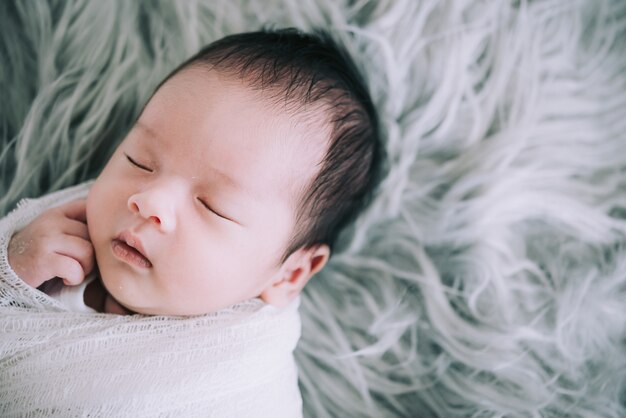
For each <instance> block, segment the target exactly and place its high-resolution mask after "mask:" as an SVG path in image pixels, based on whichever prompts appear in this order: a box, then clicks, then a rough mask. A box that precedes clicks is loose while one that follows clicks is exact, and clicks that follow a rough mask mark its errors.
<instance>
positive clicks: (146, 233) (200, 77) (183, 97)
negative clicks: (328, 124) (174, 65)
mask: <svg viewBox="0 0 626 418" xmlns="http://www.w3.org/2000/svg"><path fill="white" fill-rule="evenodd" d="M261 94H262V92H259V91H253V90H251V89H250V88H248V87H246V86H245V85H244V84H242V83H241V82H239V81H238V80H236V79H230V78H225V77H223V76H221V75H219V74H217V73H215V72H208V71H207V70H204V69H203V70H200V69H196V68H189V69H186V70H184V71H182V72H181V73H179V74H177V75H176V76H174V77H173V78H172V79H170V80H169V81H168V82H166V83H165V84H164V85H163V86H162V87H161V88H160V89H159V90H158V91H157V92H156V94H155V95H154V96H153V98H152V99H151V100H150V102H149V103H148V105H147V106H146V108H145V109H144V111H143V113H142V115H141V117H140V118H139V120H138V122H137V123H136V125H135V126H134V127H133V128H132V130H131V131H130V132H129V134H128V136H127V137H126V138H125V139H124V141H123V142H122V143H121V144H120V146H119V147H118V148H117V150H116V151H115V153H114V154H113V156H112V157H111V159H110V160H109V162H108V163H107V165H106V167H105V168H104V170H103V172H102V173H101V174H100V176H99V177H98V179H97V180H96V182H95V183H94V185H93V187H92V189H91V190H90V193H89V196H88V198H87V221H88V225H89V234H90V238H91V240H92V242H93V245H94V248H95V252H96V259H97V263H98V268H99V271H100V274H101V277H102V280H103V283H104V285H105V287H106V289H107V290H108V292H109V293H110V294H111V295H112V296H113V297H114V298H115V299H116V300H117V301H118V302H120V303H121V304H122V305H124V306H126V307H127V308H129V309H131V310H133V311H135V312H139V313H144V314H163V315H196V314H203V313H208V312H213V311H216V310H219V309H221V308H223V307H226V306H228V305H231V304H233V303H236V302H240V301H243V300H245V299H249V298H253V297H257V296H259V295H260V294H261V292H262V291H263V290H264V289H265V288H267V287H268V286H270V285H271V284H272V283H273V282H274V281H276V280H277V277H278V275H279V273H280V271H279V270H280V268H281V266H280V263H279V261H280V256H281V255H282V252H283V251H284V250H285V246H286V245H287V242H288V240H289V238H290V237H291V234H292V232H293V228H294V216H295V210H296V206H297V198H298V196H299V193H300V192H301V190H302V189H303V188H304V187H305V186H306V184H307V183H308V182H309V181H310V179H311V178H312V177H313V175H314V174H315V173H316V172H317V163H318V162H319V161H320V160H321V159H322V157H323V152H324V146H323V145H322V144H323V143H324V141H321V140H317V141H316V140H311V137H312V135H311V134H309V133H307V132H304V129H303V128H301V127H299V124H296V123H294V122H293V120H292V119H291V118H290V117H289V116H288V115H286V114H284V112H281V111H279V110H276V108H274V107H272V106H270V105H268V104H267V103H266V102H264V101H263V100H262V99H261V98H260V95H261ZM320 135H321V134H320ZM307 138H308V139H309V140H308V141H307ZM311 143H316V145H310V144H311ZM307 144H309V145H307ZM128 244H130V245H131V246H134V247H136V248H141V252H143V254H144V255H145V258H144V257H141V256H138V255H137V253H136V252H135V250H133V249H131V248H130V247H129V246H128Z"/></svg>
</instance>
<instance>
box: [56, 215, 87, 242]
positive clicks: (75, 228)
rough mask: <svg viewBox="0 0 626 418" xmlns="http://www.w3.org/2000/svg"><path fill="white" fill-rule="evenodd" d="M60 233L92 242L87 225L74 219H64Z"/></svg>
mask: <svg viewBox="0 0 626 418" xmlns="http://www.w3.org/2000/svg"><path fill="white" fill-rule="evenodd" d="M60 232H61V233H63V234H66V235H72V236H75V237H79V238H82V239H84V240H87V241H91V239H90V238H89V229H88V228H87V225H86V224H84V223H82V222H80V221H76V220H74V219H64V222H62V225H61V227H60Z"/></svg>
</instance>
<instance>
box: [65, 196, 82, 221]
mask: <svg viewBox="0 0 626 418" xmlns="http://www.w3.org/2000/svg"><path fill="white" fill-rule="evenodd" d="M59 210H61V212H63V214H64V215H65V216H66V217H68V218H70V219H74V220H77V221H80V222H83V223H85V222H87V200H86V199H80V200H74V201H72V202H68V203H65V204H63V205H61V206H59Z"/></svg>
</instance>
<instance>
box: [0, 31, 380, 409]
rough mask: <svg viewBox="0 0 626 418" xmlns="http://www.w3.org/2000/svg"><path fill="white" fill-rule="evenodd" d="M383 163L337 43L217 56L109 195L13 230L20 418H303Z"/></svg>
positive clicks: (192, 75) (198, 62)
mask: <svg viewBox="0 0 626 418" xmlns="http://www.w3.org/2000/svg"><path fill="white" fill-rule="evenodd" d="M380 153H381V150H380V143H379V139H378V134H377V123H376V116H375V112H374V109H373V106H372V103H371V100H370V98H369V95H368V93H367V91H366V89H365V86H364V83H363V82H362V80H361V78H360V77H359V75H358V72H357V71H356V68H355V66H354V64H353V63H352V61H351V60H350V59H349V58H348V56H347V55H346V54H345V53H344V52H343V51H342V50H341V49H340V48H338V47H337V46H336V45H335V44H334V43H333V42H332V41H331V39H330V38H329V37H328V36H325V35H321V34H320V35H305V34H302V33H300V32H297V31H294V30H281V31H266V32H257V33H248V34H239V35H233V36H230V37H227V38H224V39H222V40H219V41H217V42H215V43H213V44H211V45H209V46H208V47H206V48H204V49H203V50H201V51H200V52H199V53H198V54H197V55H195V56H194V57H192V58H191V59H189V60H188V61H187V62H185V63H183V64H182V65H181V66H180V67H179V68H177V69H176V70H175V71H174V72H173V73H172V74H170V75H169V76H168V77H167V78H166V79H165V80H164V81H163V82H162V83H161V85H160V86H158V88H157V89H156V91H155V92H154V94H153V96H152V97H151V98H150V100H149V101H148V102H147V104H146V106H145V107H144V109H143V110H142V111H141V113H140V115H139V117H138V118H137V120H136V122H135V123H134V125H133V126H132V129H131V130H130V132H129V133H128V135H127V136H126V138H124V140H123V141H122V142H121V144H120V145H119V146H118V148H117V150H116V151H115V152H114V154H113V155H112V156H111V158H110V160H109V161H108V163H107V164H106V167H105V168H104V169H103V171H102V173H101V174H100V175H99V176H98V178H97V179H96V180H95V181H94V182H87V183H84V184H81V185H78V186H75V187H72V188H69V189H65V190H62V191H59V192H55V193H53V194H50V195H47V196H44V197H42V198H38V199H35V200H27V201H23V202H22V203H21V204H20V205H19V207H18V208H17V209H16V210H15V211H13V212H12V213H11V214H9V215H8V216H7V217H5V218H3V219H1V220H0V278H1V279H2V280H0V328H2V329H3V330H4V333H3V338H2V339H0V362H2V364H3V367H1V368H0V381H2V382H5V383H6V384H4V385H3V387H2V389H0V405H3V406H2V407H1V408H0V410H2V413H3V415H4V414H6V415H12V414H13V415H30V414H32V415H59V414H60V415H64V416H86V415H88V416H156V415H159V416H213V417H232V416H236V417H270V416H271V417H273V418H278V417H289V418H295V417H298V416H301V415H302V401H301V397H300V393H299V390H298V373H297V368H296V365H295V361H294V358H293V350H294V348H295V345H296V343H297V341H298V338H299V336H300V321H299V316H298V313H297V303H298V297H297V296H298V295H299V293H300V292H301V290H302V289H303V287H304V286H305V285H306V284H307V282H308V281H309V279H310V278H311V277H312V276H313V275H314V274H315V273H316V272H318V271H319V270H320V269H321V268H322V267H323V266H324V264H325V263H326V262H327V260H328V258H329V256H330V254H331V250H332V248H333V245H334V243H335V240H336V238H337V235H338V234H339V232H340V231H341V229H342V228H343V227H344V226H345V225H347V224H348V223H349V222H351V220H352V219H353V218H354V217H355V216H356V215H357V214H358V212H359V211H360V210H362V208H363V207H364V206H365V204H366V203H367V201H368V199H369V197H370V196H371V193H372V190H373V188H374V186H375V183H376V179H377V173H378V168H379V163H380V161H379V160H380V159H381V157H380ZM85 197H86V199H85ZM77 199H78V200H77ZM7 242H8V245H7ZM7 260H8V264H9V265H10V267H8V266H7ZM37 289H39V290H37ZM40 290H41V291H40ZM42 292H43V293H42ZM70 300H73V301H74V302H76V301H78V303H70V302H69V301H70ZM85 310H88V313H86V314H77V313H76V312H79V311H82V312H84V311H85ZM93 311H97V312H105V313H114V314H130V313H139V314H144V315H124V316H121V315H96V314H93Z"/></svg>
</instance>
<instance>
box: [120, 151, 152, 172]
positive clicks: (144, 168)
mask: <svg viewBox="0 0 626 418" xmlns="http://www.w3.org/2000/svg"><path fill="white" fill-rule="evenodd" d="M124 155H125V156H126V159H128V162H130V163H131V164H132V165H134V166H135V167H137V168H140V169H142V170H145V171H147V172H149V173H152V171H153V170H152V169H151V168H148V167H146V166H145V165H143V164H139V163H138V162H137V161H135V160H133V159H132V158H131V156H130V155H128V154H126V153H124Z"/></svg>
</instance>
